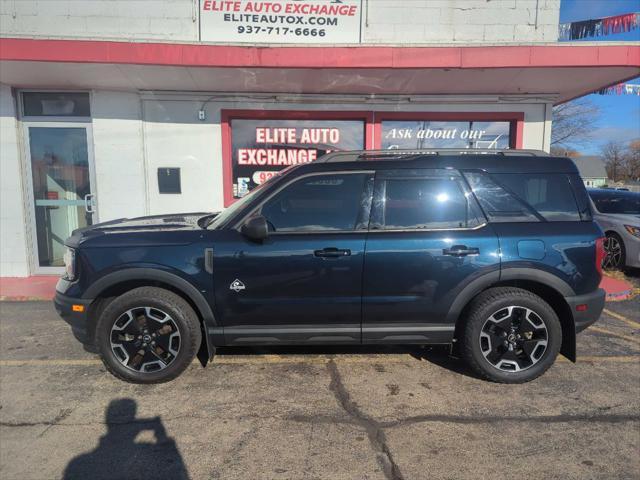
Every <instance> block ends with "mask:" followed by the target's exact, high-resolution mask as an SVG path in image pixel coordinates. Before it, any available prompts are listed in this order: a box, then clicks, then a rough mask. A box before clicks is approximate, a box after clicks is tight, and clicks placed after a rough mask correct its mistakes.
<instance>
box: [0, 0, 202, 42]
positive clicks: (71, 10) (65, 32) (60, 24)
mask: <svg viewBox="0 0 640 480" xmlns="http://www.w3.org/2000/svg"><path fill="white" fill-rule="evenodd" d="M0 31H1V32H2V35H3V36H11V35H26V36H35V37H38V36H45V37H50V36H52V37H86V38H116V39H120V40H124V39H132V40H179V41H192V42H194V41H197V40H198V7H197V0H0Z"/></svg>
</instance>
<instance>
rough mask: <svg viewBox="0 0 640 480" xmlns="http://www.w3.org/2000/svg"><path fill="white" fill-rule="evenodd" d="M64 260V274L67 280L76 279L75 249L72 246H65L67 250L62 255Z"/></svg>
mask: <svg viewBox="0 0 640 480" xmlns="http://www.w3.org/2000/svg"><path fill="white" fill-rule="evenodd" d="M62 260H64V276H65V277H66V279H67V280H71V281H73V280H75V279H76V251H75V250H74V249H73V248H69V247H67V250H66V251H65V252H64V255H63V256H62Z"/></svg>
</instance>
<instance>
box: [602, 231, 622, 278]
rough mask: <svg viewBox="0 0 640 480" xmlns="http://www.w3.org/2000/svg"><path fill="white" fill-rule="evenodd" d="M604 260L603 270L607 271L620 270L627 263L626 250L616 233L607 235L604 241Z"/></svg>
mask: <svg viewBox="0 0 640 480" xmlns="http://www.w3.org/2000/svg"><path fill="white" fill-rule="evenodd" d="M604 252H605V256H604V260H603V261H602V268H604V269H605V270H620V269H621V268H623V267H624V263H625V256H626V253H625V249H624V243H623V242H622V239H621V238H620V237H619V236H618V235H617V234H616V233H607V235H606V237H605V239H604Z"/></svg>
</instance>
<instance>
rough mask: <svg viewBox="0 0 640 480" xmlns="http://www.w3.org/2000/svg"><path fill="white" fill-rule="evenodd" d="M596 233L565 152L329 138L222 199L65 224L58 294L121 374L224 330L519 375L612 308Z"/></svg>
mask: <svg viewBox="0 0 640 480" xmlns="http://www.w3.org/2000/svg"><path fill="white" fill-rule="evenodd" d="M602 237H603V234H602V231H601V230H600V228H599V227H598V226H597V224H596V223H594V222H593V220H592V217H591V212H590V208H589V200H588V197H587V193H586V191H585V188H584V186H583V183H582V181H581V179H580V177H579V175H578V172H577V170H576V167H575V166H574V164H573V162H572V161H571V160H570V159H568V158H555V157H549V156H546V155H541V154H536V153H534V152H528V151H513V152H495V151H493V152H473V153H471V152H470V151H466V152H465V151H462V152H460V151H457V152H450V151H433V152H420V151H419V152H407V151H385V152H340V153H331V154H328V155H326V156H324V157H323V158H321V159H319V160H317V161H315V162H313V163H308V164H302V165H297V166H294V167H290V168H288V169H287V170H285V171H283V172H282V173H281V174H278V175H277V176H275V177H273V178H272V179H271V180H269V181H268V182H266V183H265V184H263V185H261V186H260V187H258V188H256V189H255V190H253V191H252V192H251V193H249V194H248V195H247V196H245V197H243V198H242V199H241V200H239V201H238V202H236V203H235V204H233V205H232V206H231V207H229V208H227V209H226V210H224V211H223V212H221V213H219V214H186V215H166V216H152V217H143V218H135V219H122V220H116V221H112V222H107V223H102V224H98V225H95V226H93V227H90V228H87V229H82V230H78V231H76V232H74V233H73V235H72V236H71V237H70V238H69V239H68V240H67V246H68V251H67V254H66V274H65V276H64V277H63V278H61V279H60V281H59V282H58V285H57V293H56V298H55V304H56V307H57V309H58V311H59V313H60V314H61V315H62V317H63V318H65V319H66V320H67V321H68V322H69V323H70V324H71V325H72V327H73V331H74V333H75V334H76V336H77V337H78V338H79V339H80V340H81V341H82V342H83V343H85V344H86V345H89V346H92V347H94V348H95V349H97V350H98V351H99V352H100V354H101V357H102V359H103V361H104V363H105V365H106V367H107V368H108V369H109V371H110V372H112V373H113V374H114V375H116V376H117V377H119V378H121V379H123V380H127V381H131V382H137V383H157V382H163V381H167V380H171V379H173V378H175V377H176V376H178V375H179V374H180V373H181V372H182V371H183V370H184V369H185V368H186V367H187V366H188V365H189V364H190V363H191V362H192V360H193V359H194V357H195V356H196V355H197V356H198V358H199V359H200V361H201V362H202V363H203V365H205V364H206V363H207V362H208V361H210V360H211V359H212V358H213V355H214V352H215V349H216V347H218V346H226V345H285V344H296V345H318V344H451V345H452V346H453V351H454V352H456V353H457V354H458V355H460V356H462V357H463V358H464V359H466V361H467V362H468V363H469V365H470V366H471V367H472V368H473V369H474V370H475V371H476V372H477V373H478V374H479V375H481V376H483V377H484V378H487V379H489V380H493V381H497V382H505V383H520V382H526V381H528V380H531V379H533V378H536V377H537V376H539V375H541V374H542V373H543V372H544V371H545V370H547V369H548V368H549V367H550V366H551V365H552V364H553V362H554V360H555V358H556V356H557V354H558V352H561V353H562V354H564V355H565V356H566V357H568V358H569V359H571V360H572V361H575V359H576V333H578V332H579V331H581V330H583V329H585V328H586V327H587V326H589V325H590V324H592V323H593V322H595V321H596V319H597V318H598V317H599V316H600V313H601V311H602V309H603V306H604V298H605V294H604V291H603V290H601V289H599V288H598V285H599V283H600V279H601V262H602V258H603V255H604V250H603V242H602Z"/></svg>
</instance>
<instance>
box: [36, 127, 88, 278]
mask: <svg viewBox="0 0 640 480" xmlns="http://www.w3.org/2000/svg"><path fill="white" fill-rule="evenodd" d="M89 128H90V127H88V126H87V125H86V124H64V126H44V125H43V124H37V125H34V124H27V125H26V128H25V129H26V137H27V138H26V146H27V154H28V160H29V161H28V166H29V170H30V177H31V185H30V186H31V188H30V193H31V208H32V218H33V222H32V228H33V245H34V251H35V252H36V253H37V259H36V265H35V270H36V271H37V272H39V273H48V272H49V273H54V272H57V271H59V270H60V268H61V267H63V265H64V263H63V260H62V256H63V254H64V250H65V247H64V241H65V239H66V238H67V237H69V236H70V235H71V232H72V231H73V230H75V229H76V228H82V227H86V226H88V225H92V224H93V223H94V215H95V202H94V196H93V190H92V185H91V184H92V182H91V178H92V172H91V169H92V162H91V161H90V160H91V149H90V142H89V139H90V132H89Z"/></svg>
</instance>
